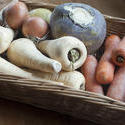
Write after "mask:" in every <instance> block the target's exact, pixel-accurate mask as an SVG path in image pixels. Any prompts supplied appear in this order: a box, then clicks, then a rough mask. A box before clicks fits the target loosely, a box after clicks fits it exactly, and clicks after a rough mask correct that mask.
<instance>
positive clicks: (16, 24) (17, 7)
mask: <svg viewBox="0 0 125 125" xmlns="http://www.w3.org/2000/svg"><path fill="white" fill-rule="evenodd" d="M27 16H28V8H27V6H26V4H25V3H23V2H17V3H16V4H14V5H12V6H9V7H8V8H7V9H6V10H5V11H4V20H5V21H6V23H7V24H8V25H9V27H11V28H12V29H18V28H20V27H21V25H22V23H23V21H24V20H25V19H26V18H27Z"/></svg>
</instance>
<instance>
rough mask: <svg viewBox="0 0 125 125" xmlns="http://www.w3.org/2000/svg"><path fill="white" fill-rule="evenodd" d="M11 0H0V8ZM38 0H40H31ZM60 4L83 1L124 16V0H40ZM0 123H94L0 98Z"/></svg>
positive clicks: (48, 124)
mask: <svg viewBox="0 0 125 125" xmlns="http://www.w3.org/2000/svg"><path fill="white" fill-rule="evenodd" d="M9 1H11V0H0V9H1V8H2V7H4V6H6V4H7V3H8V2H9ZM30 1H31V0H30ZM32 1H40V0H32ZM41 1H43V2H49V3H50V2H51V3H55V4H60V3H62V2H67V1H68V2H80V1H82V2H84V3H89V4H90V5H91V6H93V7H96V8H97V9H99V10H100V11H101V12H102V13H104V14H107V15H112V16H117V17H123V18H125V0H41ZM0 125H96V124H94V123H92V122H89V121H86V120H79V119H76V118H72V117H70V116H67V115H62V114H59V113H56V112H52V111H47V110H43V109H38V108H34V107H32V106H29V105H25V104H20V103H16V102H12V101H7V100H4V99H0Z"/></svg>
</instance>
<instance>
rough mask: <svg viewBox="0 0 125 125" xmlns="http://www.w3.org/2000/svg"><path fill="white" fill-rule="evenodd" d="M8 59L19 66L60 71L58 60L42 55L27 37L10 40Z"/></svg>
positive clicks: (46, 70)
mask: <svg viewBox="0 0 125 125" xmlns="http://www.w3.org/2000/svg"><path fill="white" fill-rule="evenodd" d="M7 57H8V58H9V60H10V61H11V62H12V63H13V64H15V65H17V66H20V67H27V68H31V69H36V70H39V71H45V72H56V73H58V72H60V70H61V68H62V66H61V64H60V63H59V62H58V61H55V60H53V59H50V58H48V57H46V56H44V55H43V54H42V53H41V52H40V51H39V50H38V49H37V48H36V46H35V45H34V43H33V41H31V40H29V39H27V38H20V39H17V40H15V41H13V42H12V44H11V45H10V47H9V48H8V51H7Z"/></svg>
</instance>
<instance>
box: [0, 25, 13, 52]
mask: <svg viewBox="0 0 125 125" xmlns="http://www.w3.org/2000/svg"><path fill="white" fill-rule="evenodd" d="M13 38H14V31H13V30H12V29H10V28H5V27H2V26H0V54H1V53H3V52H5V51H6V50H7V49H8V47H9V46H10V44H11V42H12V40H13Z"/></svg>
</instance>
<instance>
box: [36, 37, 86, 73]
mask: <svg viewBox="0 0 125 125" xmlns="http://www.w3.org/2000/svg"><path fill="white" fill-rule="evenodd" d="M37 47H38V48H39V50H40V51H41V52H43V53H45V54H47V55H48V56H49V57H51V58H52V59H55V60H57V61H59V62H60V63H61V64H62V69H63V70H65V71H73V70H75V69H77V68H79V67H81V66H82V64H83V63H84V62H85V59H86V56H87V50H86V47H85V45H84V44H83V43H82V41H80V40H79V39H77V38H75V37H71V36H65V37H61V38H59V39H54V40H45V41H41V42H39V43H38V44H37Z"/></svg>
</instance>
